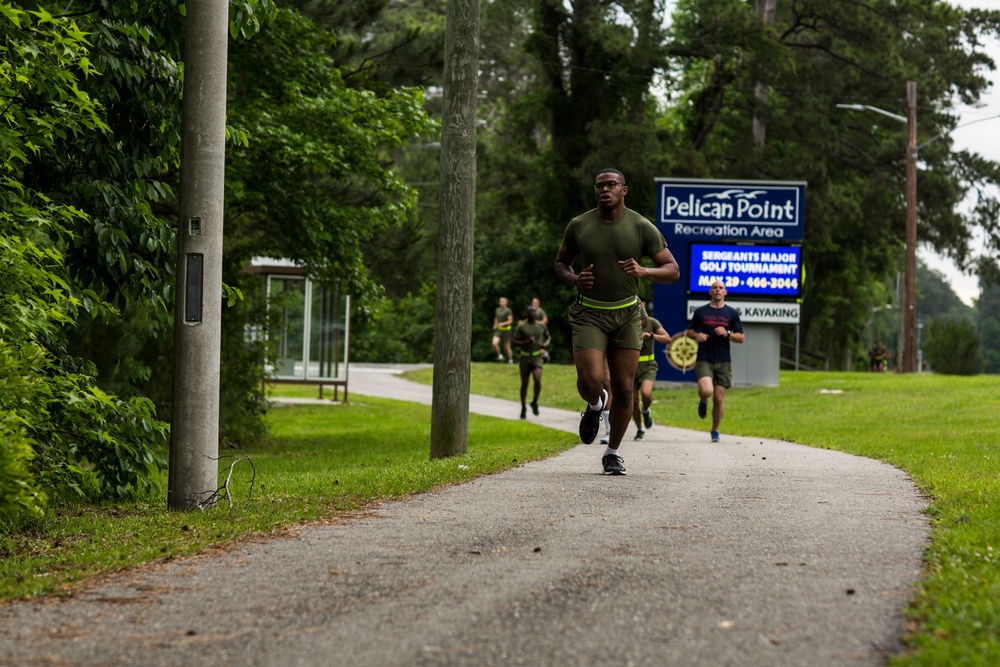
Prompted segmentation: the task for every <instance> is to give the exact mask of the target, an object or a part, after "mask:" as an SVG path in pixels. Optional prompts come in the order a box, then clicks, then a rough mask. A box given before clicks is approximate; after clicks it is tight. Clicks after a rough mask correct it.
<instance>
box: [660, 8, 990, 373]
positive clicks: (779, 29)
mask: <svg viewBox="0 0 1000 667" xmlns="http://www.w3.org/2000/svg"><path fill="white" fill-rule="evenodd" d="M998 23H1000V22H998V16H997V14H996V13H995V12H984V11H981V10H969V11H962V10H959V9H956V8H953V7H951V6H949V5H947V4H945V3H939V2H916V3H896V2H890V1H888V0H864V1H862V2H850V3H848V2H828V1H825V0H803V1H802V2H796V3H778V11H777V16H776V20H775V22H774V25H773V26H766V25H765V24H764V23H763V22H762V21H761V20H760V19H759V18H758V17H757V16H756V14H755V13H754V12H753V11H752V8H751V6H750V5H749V3H746V2H742V1H741V0H683V1H682V2H680V3H678V9H677V12H676V13H675V15H674V23H673V26H672V29H671V30H672V36H673V38H674V39H673V42H672V43H671V45H670V49H671V54H672V55H673V56H674V57H675V60H674V62H675V63H676V64H677V68H678V71H679V77H678V83H679V85H678V90H677V91H676V100H677V105H676V106H675V107H674V108H673V109H672V110H671V112H670V114H669V117H670V118H671V122H672V125H671V126H672V127H673V126H676V127H678V128H679V129H680V134H679V135H678V137H677V141H678V147H677V154H678V156H679V158H680V159H679V160H677V161H675V163H674V165H673V167H674V171H673V173H672V174H671V175H686V176H712V177H731V178H764V179H780V180H804V181H807V182H808V183H809V187H808V191H807V195H806V225H805V230H806V239H805V254H804V257H805V259H804V261H805V265H806V274H807V276H808V281H807V282H806V284H805V286H804V294H803V297H804V298H803V332H802V335H803V339H802V340H803V346H804V347H806V348H808V349H812V350H815V351H821V352H824V353H825V354H827V355H828V356H831V357H832V358H843V346H844V345H846V344H849V343H848V341H856V340H859V339H861V336H860V334H861V329H862V327H863V322H864V320H865V318H866V317H867V312H866V310H865V309H864V308H859V307H858V305H859V304H868V303H871V304H873V305H877V302H876V301H875V300H874V299H873V297H875V296H876V295H877V293H878V292H879V291H880V290H881V288H880V285H881V283H882V282H883V281H884V279H885V278H886V277H888V276H890V275H892V273H894V271H895V267H896V265H897V262H898V258H899V257H900V256H901V255H902V253H903V237H904V227H905V201H904V192H905V187H904V180H905V169H904V161H905V151H904V149H905V125H904V124H902V123H899V122H897V121H895V120H890V119H886V118H884V117H882V116H879V115H877V114H867V113H864V112H856V111H846V110H843V109H837V108H836V104H837V103H841V102H861V103H865V104H869V105H872V106H876V107H880V108H883V109H886V110H889V111H894V112H896V113H902V112H903V111H904V110H905V103H904V102H903V96H904V91H905V83H906V81H907V80H914V81H916V82H917V90H918V95H919V103H920V107H921V112H920V118H919V122H920V136H919V137H918V141H924V140H927V139H930V138H932V137H935V136H937V135H944V136H943V137H942V138H941V139H940V140H938V141H935V142H933V143H931V144H929V145H928V146H926V147H925V148H923V149H922V150H921V153H920V157H921V162H922V165H923V167H922V170H921V172H920V174H919V183H920V185H919V188H918V196H919V201H918V221H919V229H918V237H919V238H920V239H922V240H924V241H927V242H929V243H932V244H934V246H935V247H937V248H938V249H939V250H942V251H945V252H948V253H951V254H952V255H953V256H954V257H955V258H956V259H958V260H959V261H960V262H961V261H963V260H964V259H965V258H966V254H967V250H968V245H969V242H970V239H971V238H972V231H973V230H974V229H975V227H977V226H979V227H980V228H983V229H986V230H990V229H995V224H994V223H993V222H992V221H993V220H994V219H995V217H994V215H993V213H992V211H993V210H994V208H995V204H994V203H993V202H992V199H991V198H990V197H989V196H988V195H986V194H983V195H982V199H981V200H980V206H979V208H978V209H977V212H976V213H975V214H973V215H972V216H970V217H963V215H962V214H961V213H959V212H958V211H959V207H958V206H957V205H958V203H959V202H960V201H961V200H962V199H963V197H964V196H965V195H966V193H967V192H969V191H970V189H973V188H975V189H976V191H977V192H982V193H985V192H987V191H988V188H983V187H982V186H985V185H988V184H990V183H995V182H996V181H997V178H998V171H997V165H995V164H993V163H991V162H989V161H986V160H983V159H982V158H979V157H978V156H975V155H971V154H968V153H964V152H957V153H953V152H951V151H950V150H949V148H950V140H949V139H948V137H947V132H948V130H950V129H952V128H954V126H955V124H956V122H957V115H956V114H954V113H953V112H952V111H951V109H953V107H954V106H955V105H956V104H958V103H969V102H972V101H974V100H976V99H978V97H979V95H980V94H981V93H982V91H983V90H984V89H985V86H986V85H987V81H986V79H985V77H984V76H983V74H982V72H983V71H984V70H989V69H992V68H993V66H994V65H993V63H992V61H991V60H990V59H989V57H988V56H986V55H985V54H984V53H983V52H982V51H981V50H979V49H977V48H976V46H977V45H979V44H982V42H983V41H984V40H985V39H987V38H989V37H990V36H991V35H994V34H996V30H997V26H998ZM757 82H763V83H765V84H766V86H767V87H768V91H769V95H768V101H767V104H766V106H762V105H761V104H760V102H759V100H758V98H757V96H756V95H755V86H756V84H757ZM931 109H934V110H933V111H932V110H931ZM755 116H757V117H760V118H762V119H764V120H765V122H766V125H767V128H768V131H767V140H766V142H765V144H764V146H763V147H757V146H756V145H755V144H754V141H753V132H752V121H753V118H754V117H755Z"/></svg>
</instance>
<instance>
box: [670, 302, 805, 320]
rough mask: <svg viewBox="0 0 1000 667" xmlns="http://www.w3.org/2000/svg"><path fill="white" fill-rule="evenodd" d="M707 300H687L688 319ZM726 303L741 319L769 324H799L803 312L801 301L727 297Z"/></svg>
mask: <svg viewBox="0 0 1000 667" xmlns="http://www.w3.org/2000/svg"><path fill="white" fill-rule="evenodd" d="M707 303H708V301H707V300H704V301H702V300H699V301H688V302H687V320H688V321H689V322H690V321H691V318H692V317H694V310H695V308H698V307H699V306H704V305H705V304H707ZM726 305H727V306H732V307H733V308H735V309H736V312H738V313H739V314H740V321H741V322H743V323H744V324H746V323H748V322H749V323H751V324H753V323H762V324H763V323H767V324H798V323H799V317H800V315H801V313H802V304H800V303H787V302H785V303H782V302H777V301H774V302H767V301H730V300H729V299H726Z"/></svg>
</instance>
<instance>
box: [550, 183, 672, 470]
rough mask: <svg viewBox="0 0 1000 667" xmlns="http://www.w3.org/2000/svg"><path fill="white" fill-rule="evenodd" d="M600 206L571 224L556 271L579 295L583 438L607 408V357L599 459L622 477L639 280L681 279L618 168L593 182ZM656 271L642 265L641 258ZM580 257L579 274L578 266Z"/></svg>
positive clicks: (576, 336) (591, 435) (590, 437)
mask: <svg viewBox="0 0 1000 667" xmlns="http://www.w3.org/2000/svg"><path fill="white" fill-rule="evenodd" d="M594 193H595V194H596V197H597V208H594V209H592V210H590V211H587V212H586V213H584V214H582V215H579V216H577V217H576V218H574V219H573V220H571V221H570V223H569V225H567V227H566V232H565V233H564V234H563V241H562V244H561V245H560V246H559V250H558V251H557V252H556V259H555V272H556V275H557V276H558V277H559V279H560V280H562V281H563V282H564V283H566V284H568V285H572V286H574V287H576V289H577V293H578V294H577V301H576V303H575V304H574V305H573V306H571V307H570V310H569V322H570V326H571V327H572V330H573V362H574V364H575V365H576V386H577V390H578V391H579V393H580V397H581V398H583V399H584V400H585V401H586V402H587V408H586V409H585V410H584V412H583V415H582V417H581V420H580V440H581V441H583V442H585V443H587V444H589V443H591V442H593V441H594V439H595V438H596V437H597V432H598V430H599V429H600V425H601V419H602V416H601V411H602V410H603V408H604V404H605V403H606V392H605V391H604V389H603V388H602V384H603V382H604V358H605V356H607V360H608V369H609V372H610V379H611V393H612V394H614V397H615V401H614V404H613V405H612V406H611V415H610V417H611V441H610V442H609V443H608V446H607V449H605V450H604V454H603V456H602V458H601V464H602V465H603V467H604V474H605V475H624V474H625V466H624V462H623V461H622V457H621V456H620V455H619V454H618V447H619V445H621V441H622V436H623V435H624V434H625V430H626V429H627V428H628V424H629V420H630V419H631V417H632V386H633V383H634V381H635V369H636V366H637V365H638V363H639V348H641V347H642V334H641V330H640V329H641V327H640V324H639V319H640V310H639V308H640V307H639V299H638V297H637V296H636V294H638V293H639V280H640V279H641V278H645V279H648V280H652V281H653V282H657V283H672V282H675V281H676V280H677V279H678V278H679V277H680V269H679V268H678V266H677V261H676V260H675V259H674V256H673V255H672V254H671V253H670V251H669V250H667V243H666V241H664V240H663V235H662V234H660V232H659V230H658V229H657V228H656V226H655V225H654V224H653V223H651V222H650V221H649V220H647V219H646V218H644V217H642V216H641V215H639V214H638V213H636V212H635V211H633V210H631V209H628V208H626V207H625V195H626V194H627V193H628V186H627V185H625V176H624V175H623V174H622V173H621V172H620V171H618V170H617V169H602V170H601V171H600V172H598V174H597V176H596V178H595V179H594ZM647 257H648V258H649V259H651V260H652V263H653V266H643V264H642V260H643V259H644V258H647ZM577 258H579V260H580V263H579V267H580V269H579V272H577V271H576V270H574V269H573V266H572V265H573V262H574V261H575V260H576V259H577Z"/></svg>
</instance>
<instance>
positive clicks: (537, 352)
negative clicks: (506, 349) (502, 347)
mask: <svg viewBox="0 0 1000 667" xmlns="http://www.w3.org/2000/svg"><path fill="white" fill-rule="evenodd" d="M541 353H542V351H541V350H538V351H536V352H521V356H522V357H537V356H538V355H540V354H541Z"/></svg>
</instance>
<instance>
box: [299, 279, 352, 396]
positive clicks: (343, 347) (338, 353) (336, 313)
mask: <svg viewBox="0 0 1000 667" xmlns="http://www.w3.org/2000/svg"><path fill="white" fill-rule="evenodd" d="M309 285H310V288H311V290H310V291H311V295H310V297H311V298H310V306H311V309H310V310H311V313H310V318H309V323H310V327H309V364H308V368H307V378H308V379H310V380H311V379H345V378H346V377H347V354H346V351H347V320H346V318H345V317H342V316H341V315H342V314H343V313H346V312H347V307H346V306H345V300H348V299H349V297H345V296H344V295H343V294H342V293H341V291H340V288H339V286H336V285H334V286H329V285H319V284H316V283H313V282H310V284H309ZM348 303H349V301H348Z"/></svg>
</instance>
